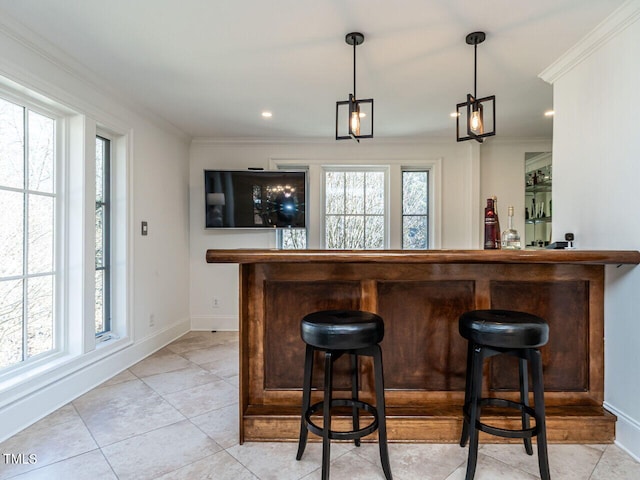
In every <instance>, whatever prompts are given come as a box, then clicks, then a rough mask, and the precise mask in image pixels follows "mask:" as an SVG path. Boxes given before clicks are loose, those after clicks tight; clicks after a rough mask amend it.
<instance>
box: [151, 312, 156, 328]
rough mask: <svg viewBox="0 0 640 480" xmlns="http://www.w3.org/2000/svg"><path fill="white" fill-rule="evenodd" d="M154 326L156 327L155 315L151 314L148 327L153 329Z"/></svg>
mask: <svg viewBox="0 0 640 480" xmlns="http://www.w3.org/2000/svg"><path fill="white" fill-rule="evenodd" d="M155 326H156V315H155V314H154V313H152V314H151V315H149V327H155Z"/></svg>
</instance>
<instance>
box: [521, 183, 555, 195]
mask: <svg viewBox="0 0 640 480" xmlns="http://www.w3.org/2000/svg"><path fill="white" fill-rule="evenodd" d="M524 191H525V193H526V194H528V195H535V194H536V193H551V180H548V181H546V182H542V183H537V184H535V185H527V186H526V187H525V189H524Z"/></svg>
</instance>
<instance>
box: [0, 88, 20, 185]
mask: <svg viewBox="0 0 640 480" xmlns="http://www.w3.org/2000/svg"><path fill="white" fill-rule="evenodd" d="M0 186H4V187H14V188H24V108H22V107H19V106H18V105H15V104H13V103H11V102H7V101H6V100H3V99H1V98H0Z"/></svg>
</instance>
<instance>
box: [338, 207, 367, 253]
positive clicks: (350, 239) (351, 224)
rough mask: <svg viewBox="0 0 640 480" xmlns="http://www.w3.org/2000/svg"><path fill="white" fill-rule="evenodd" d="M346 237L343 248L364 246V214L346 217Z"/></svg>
mask: <svg viewBox="0 0 640 480" xmlns="http://www.w3.org/2000/svg"><path fill="white" fill-rule="evenodd" d="M344 237H345V238H344V247H343V248H349V249H351V248H354V249H360V248H364V216H362V215H358V216H352V215H347V216H345V217H344Z"/></svg>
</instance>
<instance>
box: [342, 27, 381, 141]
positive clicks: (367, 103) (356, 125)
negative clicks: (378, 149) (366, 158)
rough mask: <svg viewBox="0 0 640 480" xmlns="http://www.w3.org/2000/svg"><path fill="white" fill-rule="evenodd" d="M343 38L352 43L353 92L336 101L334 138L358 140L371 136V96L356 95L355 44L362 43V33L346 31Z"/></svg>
mask: <svg viewBox="0 0 640 480" xmlns="http://www.w3.org/2000/svg"><path fill="white" fill-rule="evenodd" d="M345 40H346V42H347V44H349V45H353V93H350V94H349V100H344V101H342V102H336V140H346V139H349V138H352V139H354V140H355V141H356V142H360V139H361V138H373V98H368V99H366V100H358V99H357V97H356V46H358V45H362V43H363V42H364V35H363V34H361V33H359V32H351V33H347V36H346V38H345Z"/></svg>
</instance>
